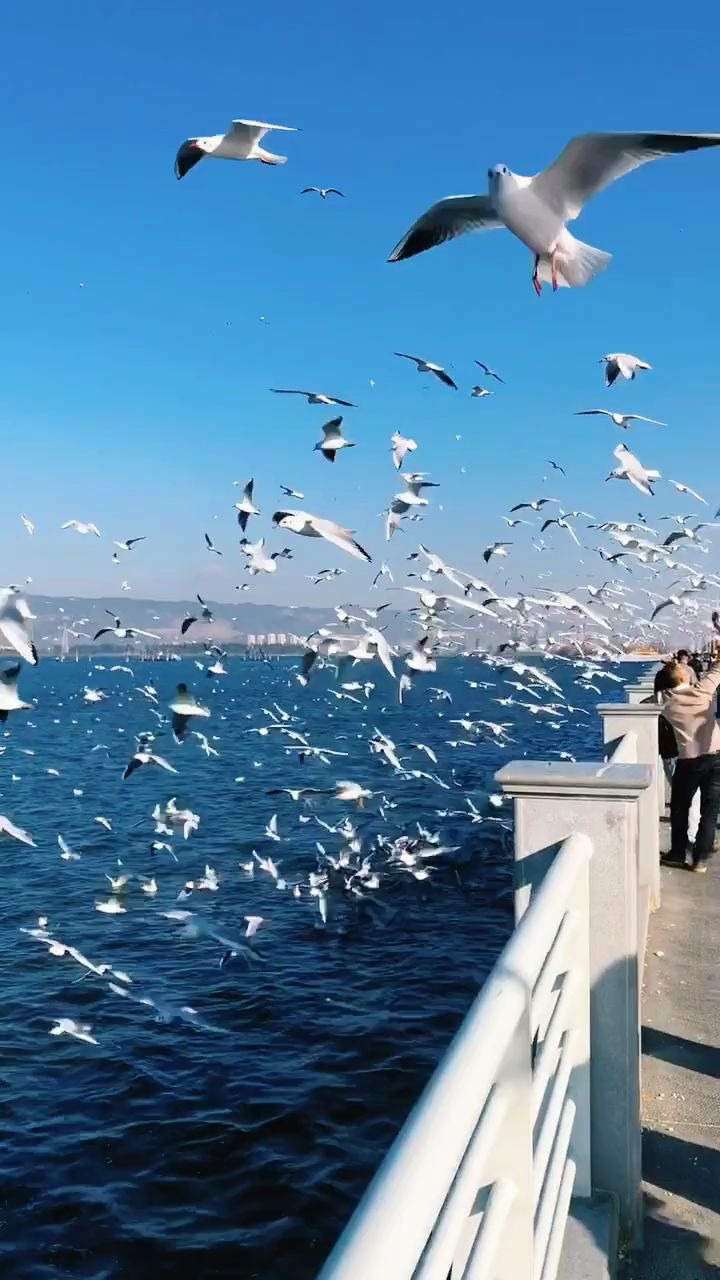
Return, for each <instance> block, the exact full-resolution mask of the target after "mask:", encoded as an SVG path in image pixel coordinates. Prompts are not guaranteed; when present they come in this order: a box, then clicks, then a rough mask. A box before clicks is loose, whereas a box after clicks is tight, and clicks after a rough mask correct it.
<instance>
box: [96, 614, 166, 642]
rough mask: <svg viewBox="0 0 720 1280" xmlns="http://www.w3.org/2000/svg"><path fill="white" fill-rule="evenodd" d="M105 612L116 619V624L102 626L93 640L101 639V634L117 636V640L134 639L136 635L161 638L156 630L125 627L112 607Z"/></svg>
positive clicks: (151, 638) (155, 638)
mask: <svg viewBox="0 0 720 1280" xmlns="http://www.w3.org/2000/svg"><path fill="white" fill-rule="evenodd" d="M105 612H106V613H107V614H109V616H110V617H111V618H113V619H114V623H115V625H114V626H112V627H101V628H100V630H99V631H96V632H95V635H94V636H93V640H99V639H100V636H108V635H112V636H115V638H116V640H133V639H134V638H135V636H146V637H147V639H148V640H159V639H160V636H159V635H156V634H155V632H154V631H141V630H140V628H139V627H123V626H122V624H121V622H120V619H119V618H116V617H115V615H114V613H112V611H111V610H110V609H106V610H105Z"/></svg>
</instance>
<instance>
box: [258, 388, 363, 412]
mask: <svg viewBox="0 0 720 1280" xmlns="http://www.w3.org/2000/svg"><path fill="white" fill-rule="evenodd" d="M270 390H271V391H272V392H273V393H274V395H276V396H305V397H306V399H307V402H308V404H339V405H341V406H342V408H343V409H357V405H356V404H353V403H352V401H350V400H339V399H338V398H337V396H326V395H325V394H324V393H323V392H322V391H295V390H290V389H288V388H287V387H271V388H270Z"/></svg>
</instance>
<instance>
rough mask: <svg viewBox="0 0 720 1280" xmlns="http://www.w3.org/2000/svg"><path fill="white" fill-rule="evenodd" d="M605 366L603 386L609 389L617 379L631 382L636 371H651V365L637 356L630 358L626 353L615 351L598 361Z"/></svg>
mask: <svg viewBox="0 0 720 1280" xmlns="http://www.w3.org/2000/svg"><path fill="white" fill-rule="evenodd" d="M600 363H601V364H604V365H605V385H606V386H607V387H611V386H612V384H613V382H615V381H616V380H617V379H618V378H624V379H625V381H626V382H632V381H633V379H634V377H635V374H636V373H637V371H638V369H652V365H651V364H648V363H647V361H646V360H641V359H640V357H639V356H631V355H629V354H628V353H627V352H626V351H615V352H612V353H611V354H610V355H608V356H603V358H602V360H601V361H600Z"/></svg>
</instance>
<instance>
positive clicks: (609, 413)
mask: <svg viewBox="0 0 720 1280" xmlns="http://www.w3.org/2000/svg"><path fill="white" fill-rule="evenodd" d="M596 414H601V415H602V416H603V417H605V418H610V419H611V420H612V421H613V422H614V423H615V426H616V427H622V429H623V431H627V429H628V427H629V426H630V424H631V423H632V422H649V423H651V424H652V425H653V426H654V427H666V426H667V423H666V422H658V420H657V418H644V417H643V415H642V414H641V413H615V412H613V410H611V409H578V412H577V413H576V415H575V416H576V418H587V417H592V416H594V415H596Z"/></svg>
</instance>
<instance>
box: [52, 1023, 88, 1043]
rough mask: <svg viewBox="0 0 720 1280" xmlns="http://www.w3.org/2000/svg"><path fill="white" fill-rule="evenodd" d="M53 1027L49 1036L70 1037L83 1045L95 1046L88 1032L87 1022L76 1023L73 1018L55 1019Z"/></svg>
mask: <svg viewBox="0 0 720 1280" xmlns="http://www.w3.org/2000/svg"><path fill="white" fill-rule="evenodd" d="M54 1022H55V1026H54V1027H51V1028H50V1035H51V1036H72V1038H73V1040H82V1041H84V1043H85V1044H97V1040H96V1039H95V1037H94V1036H91V1034H90V1032H91V1030H92V1027H91V1026H90V1023H88V1022H76V1021H75V1019H74V1018H55V1019H54Z"/></svg>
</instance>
